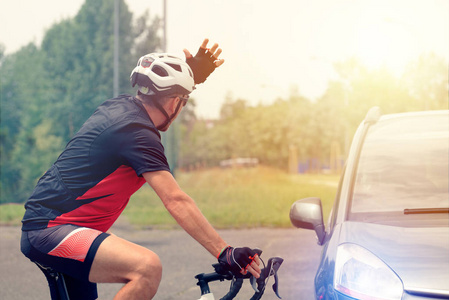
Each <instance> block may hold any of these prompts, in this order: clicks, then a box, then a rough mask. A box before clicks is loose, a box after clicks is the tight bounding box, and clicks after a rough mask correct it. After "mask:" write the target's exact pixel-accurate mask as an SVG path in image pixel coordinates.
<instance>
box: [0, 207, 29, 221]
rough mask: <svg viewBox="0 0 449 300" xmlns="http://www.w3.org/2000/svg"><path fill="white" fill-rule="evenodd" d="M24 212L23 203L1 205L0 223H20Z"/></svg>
mask: <svg viewBox="0 0 449 300" xmlns="http://www.w3.org/2000/svg"><path fill="white" fill-rule="evenodd" d="M24 213H25V208H24V207H23V204H17V203H7V204H2V205H0V225H20V224H21V222H20V221H21V220H22V218H23V214H24Z"/></svg>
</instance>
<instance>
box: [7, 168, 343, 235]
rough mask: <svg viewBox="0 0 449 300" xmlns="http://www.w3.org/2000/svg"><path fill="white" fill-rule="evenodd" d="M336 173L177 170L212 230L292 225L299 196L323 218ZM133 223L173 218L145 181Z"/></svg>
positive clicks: (160, 223)
mask: <svg viewBox="0 0 449 300" xmlns="http://www.w3.org/2000/svg"><path fill="white" fill-rule="evenodd" d="M338 178H339V176H337V175H322V174H306V175H300V174H295V175H289V174H287V173H285V172H282V171H280V170H277V169H272V168H268V167H263V166H260V167H257V168H250V169H225V170H223V169H218V168H217V169H207V170H202V171H195V172H188V173H183V172H179V173H178V175H177V181H178V183H179V185H180V186H181V188H182V189H183V190H184V191H185V192H186V193H187V194H189V195H190V196H191V197H192V198H193V199H195V201H196V203H197V204H198V206H199V208H200V209H201V211H202V212H203V214H204V215H205V216H206V217H207V219H208V220H209V221H210V222H211V223H212V224H213V226H214V227H217V228H251V227H261V226H262V227H291V224H290V219H289V211H290V207H291V205H292V204H293V202H295V201H296V200H298V199H301V198H307V197H320V198H321V201H322V205H323V214H324V220H325V221H326V220H327V217H328V215H329V213H330V210H331V208H332V203H333V200H334V197H335V193H336V190H337V184H338ZM23 213H24V208H23V204H3V205H0V225H20V221H21V219H22V217H23ZM124 215H125V216H126V219H127V220H128V221H129V222H130V223H131V224H133V225H135V226H138V227H157V228H172V227H176V226H177V225H176V222H175V221H174V220H173V218H172V217H171V216H170V214H169V213H168V212H167V211H166V209H165V207H164V205H163V204H162V202H161V201H160V200H159V198H158V197H157V195H156V194H155V193H154V191H153V190H152V189H151V188H150V187H149V186H148V185H144V187H143V188H141V189H140V190H139V191H138V192H137V193H136V194H134V195H133V197H132V198H131V200H130V202H129V204H128V206H127V208H126V209H125V211H124Z"/></svg>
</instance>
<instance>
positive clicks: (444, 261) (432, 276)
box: [339, 222, 449, 294]
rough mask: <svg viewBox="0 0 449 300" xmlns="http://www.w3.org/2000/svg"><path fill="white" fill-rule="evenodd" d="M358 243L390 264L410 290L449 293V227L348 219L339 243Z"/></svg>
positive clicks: (407, 289) (343, 226)
mask: <svg viewBox="0 0 449 300" xmlns="http://www.w3.org/2000/svg"><path fill="white" fill-rule="evenodd" d="M345 242H348V243H354V244H358V245H360V246H362V247H364V248H366V249H368V250H369V251H371V252H372V253H373V254H375V255H376V256H377V257H379V258H380V259H381V260H383V261H384V262H385V263H386V264H388V265H389V266H390V268H391V269H392V270H393V271H394V272H396V274H398V275H399V277H400V278H401V280H402V282H403V284H404V289H405V290H406V291H409V292H412V293H413V292H418V293H424V294H425V293H428V292H429V293H437V294H438V292H437V291H441V292H449V227H432V228H409V227H396V226H387V225H380V224H370V223H359V222H345V223H343V224H342V227H341V231H340V239H339V243H340V244H341V243H345Z"/></svg>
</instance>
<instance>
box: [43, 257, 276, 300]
mask: <svg viewBox="0 0 449 300" xmlns="http://www.w3.org/2000/svg"><path fill="white" fill-rule="evenodd" d="M259 255H260V254H259ZM260 260H261V262H262V264H263V265H264V267H263V268H262V269H261V273H260V277H259V278H258V279H256V278H254V277H253V276H252V275H251V274H249V273H248V274H247V275H238V276H236V275H234V274H233V273H231V272H230V271H228V270H226V269H225V268H223V266H221V265H220V264H218V263H217V264H213V265H212V267H213V268H214V270H215V271H214V272H212V273H207V274H205V273H201V274H198V275H196V276H195V278H196V279H197V280H198V282H197V285H198V286H199V287H200V289H201V298H200V299H198V300H215V297H214V294H213V293H211V291H210V289H209V282H213V281H218V280H219V281H224V280H229V281H231V286H230V288H229V292H228V293H227V294H226V295H225V296H224V297H223V298H221V299H220V300H232V299H234V298H235V297H236V296H237V294H238V293H239V291H240V289H241V287H242V285H243V281H244V279H250V282H251V286H252V287H253V289H254V291H255V293H254V295H253V296H252V297H251V299H250V300H259V299H261V298H262V295H263V293H264V292H265V287H266V285H267V283H268V281H269V278H270V277H271V276H273V277H274V284H273V286H272V287H273V291H274V293H275V294H276V296H277V297H278V298H279V299H282V298H281V297H280V296H279V291H278V288H279V279H278V275H277V272H278V270H279V268H280V266H281V264H282V262H283V261H284V260H283V259H282V258H281V257H272V258H270V259H269V260H268V263H267V265H266V266H265V263H264V261H263V260H262V259H260ZM35 264H36V265H37V266H38V267H39V269H40V270H41V271H42V272H43V273H44V274H45V277H46V278H47V281H48V285H49V288H50V294H51V299H53V300H70V297H69V294H68V292H67V288H66V285H65V280H64V275H63V274H62V273H59V272H57V271H55V270H53V269H52V268H50V267H46V266H43V265H41V264H38V263H36V262H35Z"/></svg>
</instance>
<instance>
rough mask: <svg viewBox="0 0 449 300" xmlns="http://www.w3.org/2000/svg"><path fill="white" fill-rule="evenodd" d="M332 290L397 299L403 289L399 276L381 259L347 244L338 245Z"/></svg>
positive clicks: (374, 299) (360, 296)
mask: <svg viewBox="0 0 449 300" xmlns="http://www.w3.org/2000/svg"><path fill="white" fill-rule="evenodd" d="M334 289H335V290H337V291H339V292H340V293H343V294H345V295H348V296H350V297H353V298H356V299H364V300H380V299H382V300H387V299H388V300H400V299H401V297H402V294H403V292H404V287H403V284H402V281H401V279H399V277H398V276H397V275H396V273H394V272H393V271H392V270H391V269H390V268H389V267H388V266H387V265H386V264H385V263H384V262H383V261H382V260H380V259H379V258H378V257H377V256H375V255H374V254H372V253H371V252H369V251H368V250H366V249H365V248H363V247H360V246H358V245H355V244H350V243H346V244H341V245H340V246H338V249H337V258H336V261H335V274H334Z"/></svg>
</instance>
